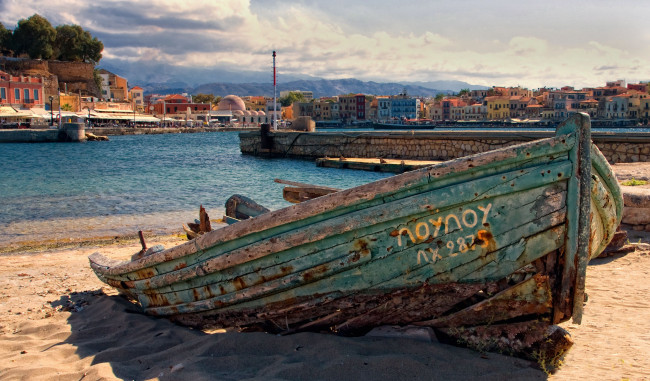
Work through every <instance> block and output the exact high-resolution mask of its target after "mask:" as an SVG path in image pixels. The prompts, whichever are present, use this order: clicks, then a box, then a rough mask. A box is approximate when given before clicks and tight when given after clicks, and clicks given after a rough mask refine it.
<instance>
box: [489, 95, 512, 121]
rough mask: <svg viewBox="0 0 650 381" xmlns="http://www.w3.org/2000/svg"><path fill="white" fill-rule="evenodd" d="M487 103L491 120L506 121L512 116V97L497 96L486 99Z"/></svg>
mask: <svg viewBox="0 0 650 381" xmlns="http://www.w3.org/2000/svg"><path fill="white" fill-rule="evenodd" d="M485 101H486V105H487V118H488V119H489V120H505V119H507V118H508V117H509V116H510V97H506V96H498V95H495V96H491V97H486V98H485Z"/></svg>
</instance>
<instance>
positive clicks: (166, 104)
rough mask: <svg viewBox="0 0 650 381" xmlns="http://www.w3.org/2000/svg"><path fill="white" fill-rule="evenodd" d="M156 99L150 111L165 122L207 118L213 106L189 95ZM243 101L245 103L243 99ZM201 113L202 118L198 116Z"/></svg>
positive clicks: (150, 106)
mask: <svg viewBox="0 0 650 381" xmlns="http://www.w3.org/2000/svg"><path fill="white" fill-rule="evenodd" d="M156 99H157V100H156V101H155V103H150V104H149V107H148V108H149V111H151V112H152V113H153V114H154V115H156V116H158V117H159V118H161V119H162V120H163V121H164V122H163V123H165V124H167V123H169V122H171V123H174V122H181V121H183V122H189V121H190V120H202V119H205V115H206V114H208V112H209V111H210V110H211V108H212V107H211V105H210V104H209V103H194V102H192V97H191V96H189V95H182V94H172V95H167V96H165V97H163V98H162V99H160V98H159V97H156ZM240 101H241V99H240ZM241 103H242V105H243V101H242V102H241ZM131 107H132V106H131ZM199 115H201V118H198V116H199Z"/></svg>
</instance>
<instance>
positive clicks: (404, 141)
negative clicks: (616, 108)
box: [240, 131, 650, 163]
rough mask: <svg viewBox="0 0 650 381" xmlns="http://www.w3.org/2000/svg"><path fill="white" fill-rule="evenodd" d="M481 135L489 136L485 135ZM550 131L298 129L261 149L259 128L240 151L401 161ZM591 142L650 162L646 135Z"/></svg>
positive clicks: (610, 156) (614, 156)
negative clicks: (323, 131)
mask: <svg viewBox="0 0 650 381" xmlns="http://www.w3.org/2000/svg"><path fill="white" fill-rule="evenodd" d="M486 135H492V136H491V137H487V136H486ZM551 135H552V134H551V133H543V132H534V133H524V134H518V135H516V136H515V135H513V134H512V133H508V134H504V133H496V132H489V133H482V132H473V131H463V132H451V133H431V132H428V133H423V132H417V133H416V132H406V133H404V132H400V133H390V132H367V133H360V132H354V133H333V132H330V133H300V132H282V131H281V132H275V133H273V134H272V137H273V147H272V148H271V149H270V150H262V149H261V148H260V133H259V132H242V133H241V134H240V149H241V152H242V153H244V154H250V155H271V156H283V157H301V158H306V159H314V158H318V157H326V156H327V157H340V156H343V157H349V158H351V157H360V158H385V159H403V160H450V159H454V158H457V157H462V156H467V155H471V154H474V153H479V152H485V151H489V150H494V149H497V148H501V147H505V146H509V145H513V144H518V143H522V142H525V141H530V140H534V139H539V138H542V137H548V136H551ZM592 140H593V141H594V142H595V144H596V145H597V146H598V147H599V148H600V150H601V151H602V152H603V154H604V155H605V157H606V158H607V160H609V161H610V162H611V163H617V162H638V161H650V136H649V137H646V138H641V139H626V138H622V137H616V138H615V137H612V136H604V137H598V136H596V135H594V136H593V139H592Z"/></svg>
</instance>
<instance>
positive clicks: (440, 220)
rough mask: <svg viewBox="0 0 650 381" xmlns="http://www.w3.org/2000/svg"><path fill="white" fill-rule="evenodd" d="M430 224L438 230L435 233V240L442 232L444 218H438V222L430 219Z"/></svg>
mask: <svg viewBox="0 0 650 381" xmlns="http://www.w3.org/2000/svg"><path fill="white" fill-rule="evenodd" d="M429 222H430V223H431V225H433V226H435V227H436V230H435V231H434V232H433V238H436V237H437V236H438V233H439V232H440V227H441V226H442V217H438V219H437V220H434V219H430V220H429Z"/></svg>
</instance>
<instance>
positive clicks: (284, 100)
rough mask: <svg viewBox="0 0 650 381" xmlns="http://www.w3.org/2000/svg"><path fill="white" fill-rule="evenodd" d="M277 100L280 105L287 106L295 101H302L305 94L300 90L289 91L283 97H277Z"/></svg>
mask: <svg viewBox="0 0 650 381" xmlns="http://www.w3.org/2000/svg"><path fill="white" fill-rule="evenodd" d="M278 101H279V102H280V104H281V105H282V107H289V106H291V105H292V104H294V103H295V102H304V101H305V96H304V95H302V93H300V92H296V91H290V92H289V94H287V95H285V96H284V97H280V98H278Z"/></svg>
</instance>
